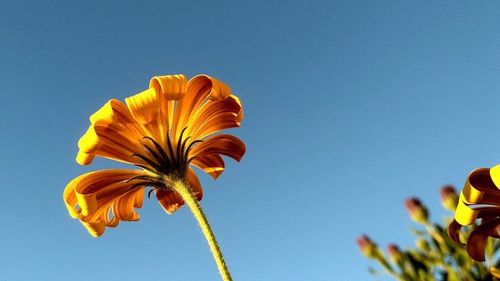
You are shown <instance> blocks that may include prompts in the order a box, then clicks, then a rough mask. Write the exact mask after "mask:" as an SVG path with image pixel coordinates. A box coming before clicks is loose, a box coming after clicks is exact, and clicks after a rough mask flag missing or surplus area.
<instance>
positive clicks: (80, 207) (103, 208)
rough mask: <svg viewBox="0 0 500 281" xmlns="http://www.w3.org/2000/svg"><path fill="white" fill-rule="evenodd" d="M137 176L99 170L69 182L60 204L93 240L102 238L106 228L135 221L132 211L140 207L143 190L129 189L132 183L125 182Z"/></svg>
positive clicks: (134, 172)
mask: <svg viewBox="0 0 500 281" xmlns="http://www.w3.org/2000/svg"><path fill="white" fill-rule="evenodd" d="M140 173H141V172H140V171H133V170H100V171H95V172H90V173H86V174H83V175H81V176H79V177H77V178H75V179H73V180H72V181H71V182H70V183H69V184H68V185H67V186H66V189H65V190H64V201H65V203H66V207H67V208H68V211H69V213H70V215H71V216H72V217H73V218H78V219H79V220H80V221H81V222H82V224H83V225H84V226H85V227H87V229H88V231H89V232H90V234H91V235H93V236H95V237H98V236H100V235H102V233H103V232H104V229H105V227H106V226H107V227H114V226H116V225H117V224H118V222H119V221H134V220H138V219H139V215H138V214H137V213H136V212H135V210H134V208H140V207H141V206H142V200H143V196H144V195H143V188H137V189H131V187H132V186H133V183H131V182H127V179H129V178H131V177H133V176H137V175H139V174H140ZM110 215H111V218H110Z"/></svg>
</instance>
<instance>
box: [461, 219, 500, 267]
mask: <svg viewBox="0 0 500 281" xmlns="http://www.w3.org/2000/svg"><path fill="white" fill-rule="evenodd" d="M499 225H500V219H494V220H491V221H489V222H486V223H483V224H481V225H479V226H478V227H476V229H474V230H473V231H472V232H471V234H470V236H469V238H468V239H467V246H466V249H467V252H468V253H469V256H470V257H471V258H473V259H474V260H476V261H484V249H485V248H486V241H487V240H488V237H490V236H498V231H499V230H500V228H499Z"/></svg>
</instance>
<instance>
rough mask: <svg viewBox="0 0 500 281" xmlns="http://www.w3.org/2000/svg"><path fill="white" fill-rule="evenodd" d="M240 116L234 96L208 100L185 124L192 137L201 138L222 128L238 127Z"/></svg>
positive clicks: (239, 108) (240, 108)
mask: <svg viewBox="0 0 500 281" xmlns="http://www.w3.org/2000/svg"><path fill="white" fill-rule="evenodd" d="M242 116H243V110H242V107H241V104H240V103H239V100H237V99H236V98H235V97H234V96H230V97H228V98H227V99H224V100H218V101H212V100H209V101H207V102H206V103H204V104H203V106H202V107H201V108H199V109H198V110H197V111H196V112H195V113H194V114H193V116H192V118H191V119H190V120H189V122H188V124H187V128H188V131H187V132H188V134H189V135H191V136H192V137H193V139H202V138H204V137H206V136H208V135H210V134H213V133H216V132H218V131H221V130H224V129H229V128H235V127H239V126H240V122H241V120H242Z"/></svg>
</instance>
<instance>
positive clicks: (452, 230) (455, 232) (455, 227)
mask: <svg viewBox="0 0 500 281" xmlns="http://www.w3.org/2000/svg"><path fill="white" fill-rule="evenodd" d="M461 229H462V225H460V224H459V223H458V222H457V221H456V220H453V221H452V222H451V223H450V225H449V226H448V236H450V238H451V239H452V240H453V241H455V242H456V243H458V244H461V245H463V243H462V242H461V241H460V230H461Z"/></svg>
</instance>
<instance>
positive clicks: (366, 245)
mask: <svg viewBox="0 0 500 281" xmlns="http://www.w3.org/2000/svg"><path fill="white" fill-rule="evenodd" d="M356 243H357V244H358V246H359V249H360V250H361V253H362V254H363V255H364V256H365V257H368V258H375V257H376V256H377V245H376V244H375V243H374V242H373V241H372V240H371V239H370V237H368V236H367V235H364V234H363V235H361V236H360V237H359V238H358V239H356Z"/></svg>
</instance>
